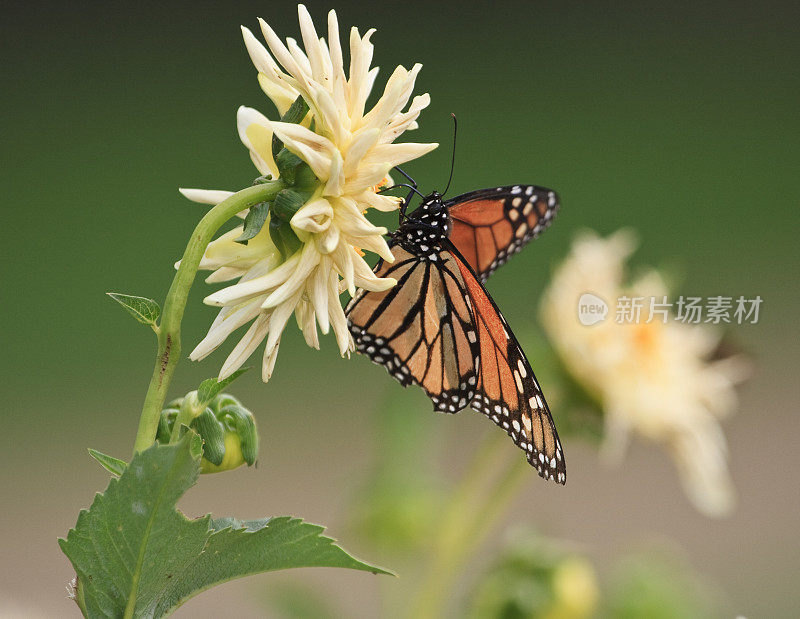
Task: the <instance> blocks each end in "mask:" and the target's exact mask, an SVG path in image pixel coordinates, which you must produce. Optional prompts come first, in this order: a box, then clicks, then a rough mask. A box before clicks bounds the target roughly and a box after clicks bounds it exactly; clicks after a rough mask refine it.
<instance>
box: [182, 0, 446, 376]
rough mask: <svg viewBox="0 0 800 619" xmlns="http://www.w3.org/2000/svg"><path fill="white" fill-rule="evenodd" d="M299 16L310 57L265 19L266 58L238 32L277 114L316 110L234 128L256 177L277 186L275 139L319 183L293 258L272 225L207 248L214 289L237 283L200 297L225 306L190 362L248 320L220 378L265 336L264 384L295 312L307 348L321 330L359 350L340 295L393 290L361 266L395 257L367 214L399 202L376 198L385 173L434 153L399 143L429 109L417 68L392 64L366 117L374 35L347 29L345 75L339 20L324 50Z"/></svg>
mask: <svg viewBox="0 0 800 619" xmlns="http://www.w3.org/2000/svg"><path fill="white" fill-rule="evenodd" d="M298 12H299V17H300V30H301V33H302V39H303V44H304V46H305V52H304V51H303V50H302V49H301V48H300V47H299V45H298V44H297V43H296V42H295V41H294V40H293V39H287V41H286V44H284V43H283V42H281V40H280V39H279V38H278V37H277V35H276V34H275V33H274V32H273V30H272V29H271V28H270V27H269V25H268V24H267V23H266V22H265V21H264V20H259V21H260V23H261V29H262V31H263V33H264V37H265V39H266V41H267V45H268V46H269V50H270V51H267V48H265V47H264V46H263V45H262V44H261V43H260V42H259V41H258V40H257V39H256V37H255V36H254V35H253V33H252V32H250V30H248V29H247V28H244V27H243V28H242V33H243V36H244V41H245V45H246V46H247V50H248V52H249V54H250V57H251V59H252V61H253V63H254V65H255V66H256V69H257V70H258V79H259V83H260V84H261V86H262V89H263V90H264V92H265V93H266V94H267V96H268V97H269V98H270V99H271V100H272V101H273V103H274V104H275V106H276V107H277V110H278V114H279V115H283V114H284V113H285V112H286V111H287V110H288V109H289V108H290V107H291V105H292V104H293V103H294V101H295V100H296V99H297V98H298V96H302V97H303V99H304V100H305V102H306V103H307V104H308V106H309V108H310V110H309V113H308V115H307V116H306V118H305V119H304V120H303V122H302V123H298V124H293V123H287V122H279V121H271V120H269V119H268V118H267V117H266V116H264V115H263V114H261V113H260V112H257V111H256V110H254V109H252V108H246V107H241V108H239V112H238V115H237V124H238V130H239V136H240V138H241V140H242V142H243V143H244V145H245V146H246V147H247V148H248V150H249V152H250V157H251V159H252V160H253V163H254V164H255V166H256V168H258V170H259V172H260V173H261V174H270V175H272V177H273V179H277V178H279V170H278V166H277V164H276V162H275V159H274V158H273V155H272V141H273V136H277V137H278V138H279V139H280V140H281V141H282V142H283V144H284V145H285V147H286V148H287V149H288V150H289V151H291V152H292V153H294V154H295V155H297V156H298V157H299V158H300V159H302V160H303V161H304V162H305V163H307V164H308V166H309V168H310V169H311V170H312V171H313V173H314V175H315V176H316V177H317V179H318V180H319V183H318V185H317V186H316V188H315V189H314V190H313V194H312V195H311V197H310V198H309V199H308V201H307V202H306V203H305V204H304V205H303V206H301V207H300V208H299V210H297V211H296V213H295V214H294V215H293V216H292V217H291V220H290V224H291V228H292V230H293V232H294V233H295V235H296V236H297V238H298V239H299V240H300V242H301V247H300V249H298V250H297V251H296V252H295V253H294V254H293V255H291V256H287V257H285V258H283V257H282V256H281V254H280V252H279V251H278V249H277V248H276V246H275V245H274V243H273V242H272V240H271V238H270V235H269V232H268V223H267V224H265V225H264V228H262V230H261V231H260V232H259V234H258V235H257V236H256V237H255V238H253V239H251V240H250V241H249V242H248V244H247V245H246V246H245V245H242V244H240V243H236V242H235V239H236V238H237V237H238V236H239V235H240V234H241V233H242V227H241V226H240V227H238V228H236V229H235V230H232V231H230V232H228V233H226V234H224V235H222V236H221V237H219V238H218V239H216V240H215V241H213V242H212V243H210V244H209V246H208V249H207V250H206V253H205V256H204V257H203V260H202V262H201V263H200V268H203V269H211V270H213V271H214V273H213V274H212V275H211V276H210V277H209V278H208V280H207V281H209V282H222V281H230V280H234V279H238V282H236V283H234V284H233V285H231V286H228V287H227V288H223V289H222V290H219V291H218V292H216V293H214V294H212V295H210V296H209V297H207V298H206V299H205V302H206V303H208V304H210V305H217V306H220V307H221V308H222V309H221V310H220V313H219V315H218V316H217V319H216V320H215V322H214V324H213V325H212V326H211V329H210V330H209V332H208V334H207V335H206V337H205V338H204V339H203V341H202V342H200V344H199V345H198V346H197V348H195V350H194V351H193V352H192V353H191V355H190V357H191V358H192V359H195V360H196V359H202V358H203V357H205V356H206V355H208V354H209V353H211V352H212V351H213V350H214V349H215V348H217V347H218V346H219V345H220V344H222V342H224V341H225V339H226V338H227V337H228V336H229V335H230V334H231V333H232V332H233V331H234V330H236V329H238V328H240V327H243V326H244V325H246V324H248V323H252V324H251V325H250V328H249V330H248V331H247V333H246V334H245V335H244V337H243V338H242V339H241V341H240V342H239V344H238V345H237V346H236V348H235V349H234V350H233V352H232V353H231V355H230V356H229V357H228V359H227V360H226V361H225V363H224V364H223V366H222V369H221V371H220V377H221V378H222V377H225V376H228V375H230V374H231V373H232V372H234V371H235V370H236V369H237V368H239V367H240V366H241V365H242V364H243V363H244V362H245V360H246V359H247V358H248V357H249V356H250V354H252V352H253V351H254V350H255V348H256V347H258V345H259V344H260V343H261V342H262V341H263V340H264V339H265V338H266V340H267V343H266V347H265V351H264V362H263V371H262V377H263V379H264V380H265V381H266V380H268V378H269V377H270V375H271V374H272V369H273V367H274V364H275V358H276V356H277V351H278V345H279V343H280V337H281V333H282V332H283V329H284V327H285V326H286V323H287V322H288V320H289V319H290V318H291V315H292V314H293V313H294V314H295V316H296V318H297V322H298V325H299V327H300V329H301V330H302V331H303V335H304V337H305V339H306V342H307V343H308V344H309V346H313V347H315V348H318V347H319V339H318V334H317V325H319V328H320V330H321V331H322V332H323V333H328V331H329V330H330V329H331V328H332V329H333V331H334V334H335V335H336V339H337V341H338V344H339V350H340V353H341V354H342V355H343V356H344V355H346V354H349V352H350V351H351V350H352V349H353V343H352V338H351V337H350V334H349V332H348V329H347V322H346V319H345V316H344V312H343V310H342V305H341V301H340V299H339V295H340V293H341V292H342V291H343V290H345V289H346V290H349V292H350V293H351V294H354V293H355V290H356V287H361V288H365V289H367V290H374V291H379V290H385V289H387V288H389V287H391V286H393V285H394V284H395V283H396V282H395V280H393V279H391V278H378V277H376V276H375V275H374V274H373V272H372V270H371V269H370V268H369V266H368V265H367V263H366V261H365V260H364V258H363V252H364V251H371V252H374V253H376V254H378V255H380V256H381V257H382V258H384V259H385V260H388V261H392V260H393V256H392V253H391V251H390V250H389V247H388V245H387V244H386V241H385V240H384V238H383V235H384V234H386V233H387V230H386V228H382V227H377V226H374V225H373V224H371V223H370V222H369V220H368V219H367V218H366V217H365V216H364V212H365V211H367V209H369V208H375V209H378V210H381V211H389V210H393V209H395V208H397V206H398V204H399V202H400V200H399V199H398V198H394V197H390V196H385V195H380V194H378V193H377V192H376V188H377V187H379V186H381V185H383V184H385V183H386V182H390V179H389V176H388V175H389V171H390V170H391V169H392V168H393V167H394V166H396V165H400V164H402V163H405V162H407V161H410V160H412V159H415V158H417V157H420V156H421V155H423V154H425V153H427V152H429V151H430V150H432V149H433V148H435V147H436V146H437V145H436V144H416V143H403V144H394V143H393V142H394V140H395V139H396V138H397V137H399V136H400V135H401V134H402V133H403V132H404V131H406V130H410V129H415V128H416V127H417V123H416V119H417V117H418V116H419V113H420V111H421V110H423V109H424V108H425V107H426V106H427V105H428V104H429V102H430V97H429V96H428V95H427V94H425V95H420V96H417V97H415V98H414V99H413V101H411V103H410V104H409V100H410V98H411V94H412V91H413V87H414V82H415V80H416V76H417V74H418V73H419V70H420V68H421V66H420V65H414V67H413V68H412V69H411V70H410V71H409V70H406V69H404V68H403V67H397V69H395V71H394V73H393V74H392V75H391V77H390V78H389V80H388V83H387V85H386V88H385V90H384V93H383V95H382V96H381V97H380V98H379V100H378V101H377V103H376V104H375V106H374V107H373V108H372V109H370V110H366V100H367V97H368V96H369V94H370V92H371V90H372V86H373V84H374V82H375V78H376V76H377V71H378V69H377V68H374V69H371V68H370V64H371V61H372V54H373V46H372V43H371V42H370V37H371V36H372V34H373V32H374V30H369V31H368V32H367V33H366V34H365V35H364V36H363V37H362V36H361V35H360V34H359V32H358V30H357V29H356V28H353V29H352V30H351V31H350V69H349V75H345V71H344V58H343V54H342V48H341V44H340V40H339V25H338V22H337V19H336V13H335V12H334V11H331V12H330V13H329V14H328V39H327V43H326V40H325V39H322V38H320V37H319V36H318V35H317V33H316V31H315V29H314V25H313V23H312V21H311V17H310V16H309V14H308V11H307V10H306V8H305V7H304V6H303V5H300V6H299V7H298ZM270 52H271V53H270ZM276 59H277V62H276ZM181 192H182V193H183V194H184V195H185V196H186V197H187V198H189V199H191V200H194V201H198V202H203V203H209V204H217V203H219V202H220V201H222V200H223V199H225V198H226V197H228V196H229V195H231V193H230V192H224V191H206V190H199V189H182V190H181ZM240 215H241V216H244V215H246V213H240Z"/></svg>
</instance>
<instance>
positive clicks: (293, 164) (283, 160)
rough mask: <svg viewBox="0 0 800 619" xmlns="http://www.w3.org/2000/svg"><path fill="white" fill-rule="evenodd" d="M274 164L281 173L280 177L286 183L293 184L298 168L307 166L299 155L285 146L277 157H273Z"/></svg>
mask: <svg viewBox="0 0 800 619" xmlns="http://www.w3.org/2000/svg"><path fill="white" fill-rule="evenodd" d="M275 164H276V165H277V166H278V171H279V172H280V173H281V179H283V181H284V182H285V183H287V184H288V185H294V183H295V180H296V178H297V171H298V168H301V167H302V166H305V167H308V166H306V163H305V162H304V161H303V160H302V159H300V157H298V156H297V155H295V154H294V153H293V152H291V151H290V150H287V149H286V148H282V149H281V151H280V152H279V153H278V155H277V157H275Z"/></svg>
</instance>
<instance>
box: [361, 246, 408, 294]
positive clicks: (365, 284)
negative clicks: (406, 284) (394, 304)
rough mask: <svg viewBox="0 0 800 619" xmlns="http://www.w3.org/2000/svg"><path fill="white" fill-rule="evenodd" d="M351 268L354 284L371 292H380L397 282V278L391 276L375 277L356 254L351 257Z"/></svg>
mask: <svg viewBox="0 0 800 619" xmlns="http://www.w3.org/2000/svg"><path fill="white" fill-rule="evenodd" d="M353 270H354V273H355V280H356V285H357V286H358V287H359V288H364V289H365V290H369V291H371V292H382V291H384V290H388V289H389V288H392V287H393V286H395V285H396V284H397V280H395V279H394V278H392V277H377V276H376V275H375V273H374V272H373V271H372V269H370V268H369V265H368V264H367V263H366V262H365V261H364V259H363V258H362V257H361V256H358V255H356V256H354V257H353Z"/></svg>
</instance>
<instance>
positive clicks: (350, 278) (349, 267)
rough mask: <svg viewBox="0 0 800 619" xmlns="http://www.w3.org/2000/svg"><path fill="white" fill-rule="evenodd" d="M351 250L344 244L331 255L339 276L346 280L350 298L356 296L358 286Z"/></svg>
mask: <svg viewBox="0 0 800 619" xmlns="http://www.w3.org/2000/svg"><path fill="white" fill-rule="evenodd" d="M351 251H352V250H351V249H348V248H346V247H345V245H344V243H340V244H339V245H338V246H337V247H336V249H335V250H334V251H333V252H332V253H331V258H333V262H334V265H335V266H336V270H337V271H338V273H339V275H341V276H342V279H344V283H345V286H346V287H347V288H346V289H347V290H348V291H349V292H350V296H355V294H356V284H355V279H354V267H353V256H352V253H351Z"/></svg>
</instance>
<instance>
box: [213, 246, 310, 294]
mask: <svg viewBox="0 0 800 619" xmlns="http://www.w3.org/2000/svg"><path fill="white" fill-rule="evenodd" d="M299 262H300V252H298V253H296V254H294V255H293V256H292V257H290V258H289V259H288V260H286V262H284V263H283V264H281V265H280V266H278V267H277V268H276V269H274V270H272V271H270V272H269V273H267V274H266V275H262V276H260V277H256V278H253V279H251V280H249V281H246V282H244V281H243V282H239V283H238V284H235V285H233V286H228V287H227V288H223V289H222V290H218V291H217V292H215V293H214V294H212V295H209V296H207V297H206V298H205V299H204V300H203V302H204V303H205V304H206V305H232V304H235V303H241V302H243V301H246V300H248V299H250V298H252V297H254V296H256V295H264V294H267V293H269V292H271V291H272V289H273V288H276V287H277V286H280V285H281V284H283V283H284V282H285V281H286V280H287V279H288V278H289V277H291V274H292V273H293V272H294V270H295V269H296V267H297V265H298V263H299Z"/></svg>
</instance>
